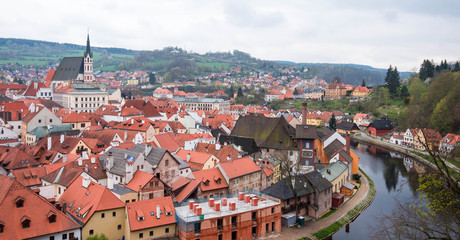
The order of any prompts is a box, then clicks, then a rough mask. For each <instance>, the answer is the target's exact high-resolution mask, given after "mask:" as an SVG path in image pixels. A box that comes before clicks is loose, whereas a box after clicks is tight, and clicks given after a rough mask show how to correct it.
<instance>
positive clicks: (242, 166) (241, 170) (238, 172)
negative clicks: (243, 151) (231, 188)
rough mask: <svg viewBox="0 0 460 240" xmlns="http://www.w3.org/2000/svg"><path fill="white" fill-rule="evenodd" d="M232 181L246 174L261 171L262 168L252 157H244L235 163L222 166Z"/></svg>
mask: <svg viewBox="0 0 460 240" xmlns="http://www.w3.org/2000/svg"><path fill="white" fill-rule="evenodd" d="M220 165H221V166H222V168H223V169H224V171H225V173H226V174H227V176H228V177H229V178H230V179H233V178H238V177H241V176H244V175H246V174H250V173H253V172H257V171H261V168H260V167H259V166H257V164H256V163H255V162H254V161H253V160H252V159H251V158H250V157H243V158H240V159H237V160H234V161H230V162H224V163H221V164H220Z"/></svg>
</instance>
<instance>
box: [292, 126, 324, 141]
mask: <svg viewBox="0 0 460 240" xmlns="http://www.w3.org/2000/svg"><path fill="white" fill-rule="evenodd" d="M295 138H302V139H318V138H319V136H318V134H317V131H316V126H314V125H297V126H296V128H295Z"/></svg>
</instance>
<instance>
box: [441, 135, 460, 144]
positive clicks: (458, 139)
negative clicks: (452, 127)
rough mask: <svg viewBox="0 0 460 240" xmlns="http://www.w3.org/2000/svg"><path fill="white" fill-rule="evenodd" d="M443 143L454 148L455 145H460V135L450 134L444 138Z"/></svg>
mask: <svg viewBox="0 0 460 240" xmlns="http://www.w3.org/2000/svg"><path fill="white" fill-rule="evenodd" d="M441 142H443V143H447V144H449V145H452V146H454V145H455V144H457V143H460V135H456V134H453V133H448V134H446V136H444V137H443V138H442V140H441Z"/></svg>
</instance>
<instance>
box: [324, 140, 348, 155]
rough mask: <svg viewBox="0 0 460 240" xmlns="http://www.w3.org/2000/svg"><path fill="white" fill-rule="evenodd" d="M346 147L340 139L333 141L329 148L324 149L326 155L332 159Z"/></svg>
mask: <svg viewBox="0 0 460 240" xmlns="http://www.w3.org/2000/svg"><path fill="white" fill-rule="evenodd" d="M344 146H345V145H343V143H341V142H340V141H339V140H338V139H335V140H334V141H332V142H331V143H330V144H329V145H327V147H325V148H324V153H326V155H327V156H328V157H329V158H331V157H332V156H333V155H334V154H335V153H337V152H338V151H339V150H340V149H342V148H343V147H344Z"/></svg>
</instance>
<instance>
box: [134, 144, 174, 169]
mask: <svg viewBox="0 0 460 240" xmlns="http://www.w3.org/2000/svg"><path fill="white" fill-rule="evenodd" d="M146 148H147V156H146V157H145V160H146V161H147V162H148V163H149V164H150V165H152V166H153V167H154V168H156V167H157V166H158V163H159V162H160V161H161V159H163V156H164V155H165V154H170V153H169V152H168V150H166V149H164V148H157V147H152V146H149V145H144V144H136V145H135V146H134V147H133V148H132V149H131V150H133V151H135V152H138V153H144V156H145V151H146ZM149 149H150V150H149ZM173 159H175V160H176V161H177V162H178V163H179V164H180V162H179V160H177V159H176V158H174V157H173Z"/></svg>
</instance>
